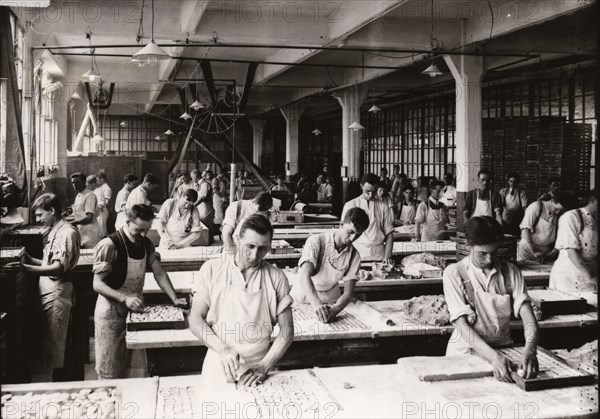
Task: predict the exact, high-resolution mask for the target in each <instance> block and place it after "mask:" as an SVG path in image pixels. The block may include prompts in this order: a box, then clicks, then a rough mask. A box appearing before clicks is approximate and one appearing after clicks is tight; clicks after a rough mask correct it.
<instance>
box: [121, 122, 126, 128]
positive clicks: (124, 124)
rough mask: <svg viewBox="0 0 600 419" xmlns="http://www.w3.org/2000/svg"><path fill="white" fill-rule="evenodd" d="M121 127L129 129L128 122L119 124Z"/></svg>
mask: <svg viewBox="0 0 600 419" xmlns="http://www.w3.org/2000/svg"><path fill="white" fill-rule="evenodd" d="M119 126H120V127H121V128H127V122H125V121H121V123H120V124H119Z"/></svg>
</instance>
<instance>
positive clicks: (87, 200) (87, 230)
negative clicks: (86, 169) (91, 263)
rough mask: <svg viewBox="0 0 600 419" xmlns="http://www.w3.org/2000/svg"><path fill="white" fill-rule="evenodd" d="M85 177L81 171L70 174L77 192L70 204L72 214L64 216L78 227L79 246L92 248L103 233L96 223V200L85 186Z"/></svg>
mask: <svg viewBox="0 0 600 419" xmlns="http://www.w3.org/2000/svg"><path fill="white" fill-rule="evenodd" d="M85 183H86V177H85V175H84V174H83V173H74V174H72V175H71V184H72V185H73V188H75V190H76V191H77V192H78V194H77V196H76V197H75V202H74V203H73V205H72V206H71V208H72V210H73V214H72V215H71V216H69V217H67V218H66V220H67V221H68V222H70V223H71V224H73V225H74V226H77V228H79V234H80V235H81V248H82V249H93V248H94V246H96V244H98V242H99V241H100V240H101V239H102V237H103V234H102V230H101V229H100V224H98V201H97V199H96V195H94V192H92V191H90V190H89V189H87V188H86V184H85Z"/></svg>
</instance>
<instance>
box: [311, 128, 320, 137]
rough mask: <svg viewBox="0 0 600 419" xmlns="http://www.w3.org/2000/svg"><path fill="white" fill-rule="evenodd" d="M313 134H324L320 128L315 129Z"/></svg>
mask: <svg viewBox="0 0 600 419" xmlns="http://www.w3.org/2000/svg"><path fill="white" fill-rule="evenodd" d="M312 133H313V135H321V134H323V133H322V132H321V130H319V128H315V129H314V130H313V131H312Z"/></svg>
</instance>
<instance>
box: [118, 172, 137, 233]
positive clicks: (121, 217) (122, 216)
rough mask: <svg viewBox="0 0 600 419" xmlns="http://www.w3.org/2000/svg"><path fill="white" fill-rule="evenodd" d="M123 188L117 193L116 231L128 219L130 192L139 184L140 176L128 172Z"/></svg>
mask: <svg viewBox="0 0 600 419" xmlns="http://www.w3.org/2000/svg"><path fill="white" fill-rule="evenodd" d="M123 183H124V185H123V189H121V190H120V191H119V193H118V194H117V199H116V200H115V211H116V212H117V219H116V221H115V231H117V230H119V229H121V227H123V226H124V225H125V221H126V220H127V199H128V198H129V194H130V193H131V191H133V190H134V189H135V188H136V187H137V186H138V177H137V176H135V175H132V174H126V175H125V177H124V178H123Z"/></svg>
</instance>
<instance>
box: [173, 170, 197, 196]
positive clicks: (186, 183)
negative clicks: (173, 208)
mask: <svg viewBox="0 0 600 419" xmlns="http://www.w3.org/2000/svg"><path fill="white" fill-rule="evenodd" d="M197 185H198V183H197V182H194V180H193V179H192V176H191V175H190V172H188V171H187V170H184V171H183V172H181V185H179V186H178V187H177V190H176V191H175V193H174V194H173V195H172V196H171V198H175V199H177V198H181V197H182V196H183V194H184V192H185V191H187V190H188V189H194V190H196V187H197Z"/></svg>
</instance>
